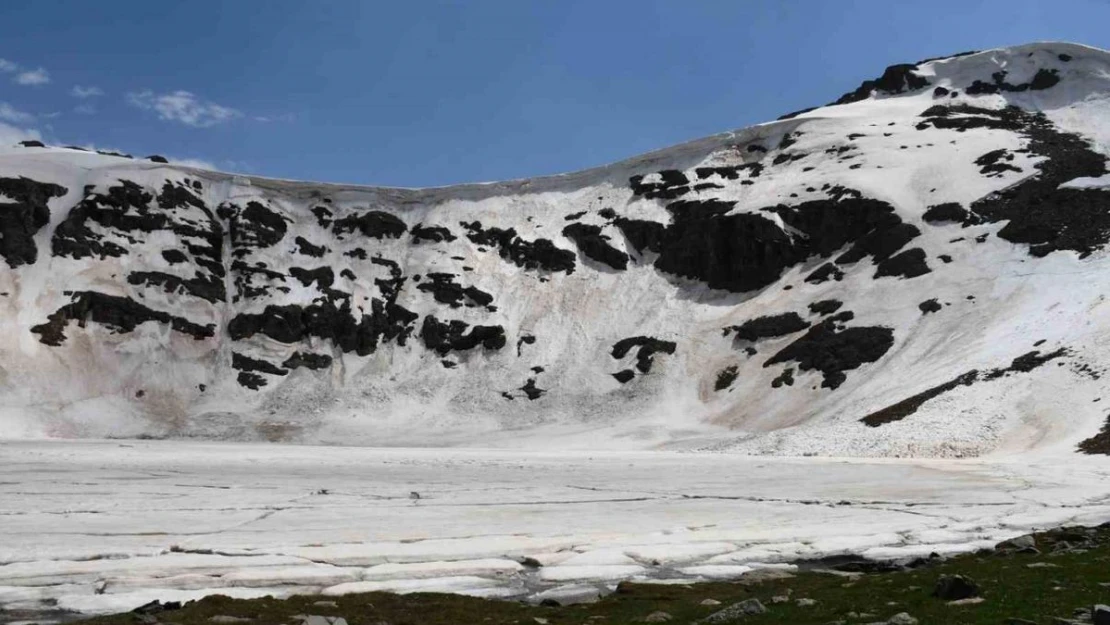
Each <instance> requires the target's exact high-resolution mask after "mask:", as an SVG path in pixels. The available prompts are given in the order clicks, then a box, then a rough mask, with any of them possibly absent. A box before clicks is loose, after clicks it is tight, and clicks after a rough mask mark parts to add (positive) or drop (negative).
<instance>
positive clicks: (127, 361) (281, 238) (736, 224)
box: [0, 43, 1110, 457]
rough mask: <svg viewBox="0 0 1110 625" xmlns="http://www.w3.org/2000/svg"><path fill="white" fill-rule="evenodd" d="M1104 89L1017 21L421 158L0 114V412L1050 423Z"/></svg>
mask: <svg viewBox="0 0 1110 625" xmlns="http://www.w3.org/2000/svg"><path fill="white" fill-rule="evenodd" d="M1108 98H1110V53H1108V52H1106V51H1103V50H1098V49H1094V48H1089V47H1084V46H1079V45H1074V44H1066V43H1038V44H1030V45H1024V46H1017V47H1012V48H1005V49H999V50H990V51H986V52H981V53H976V54H969V55H960V56H956V57H949V58H944V59H938V60H932V61H926V62H921V63H918V64H914V65H902V66H893V67H891V68H889V69H888V70H887V71H886V72H885V73H884V74H883V75H882V76H881V77H880V78H879V79H876V81H869V82H868V83H864V85H862V86H861V87H860V89H858V90H857V91H854V92H851V93H849V94H846V95H845V96H844V97H842V98H841V99H840V100H838V102H840V103H839V104H834V105H828V106H824V107H820V108H817V109H814V110H812V111H809V112H805V113H801V114H799V115H796V116H792V117H788V118H786V119H781V120H778V121H774V122H770V123H766V124H761V125H758V126H753V127H750V128H745V129H742V130H737V131H733V132H728V133H724V134H720V135H716V136H713V137H708V138H705V139H701V140H697V141H693V142H690V143H687V144H683V145H679V146H675V147H673V148H668V149H664V150H660V151H657V152H653V153H650V154H647V155H644V156H641V157H637V158H633V159H629V160H627V161H623V162H620V163H615V164H613V165H609V166H606V167H602V168H598V169H592V170H587V171H582V172H577V173H573V174H567V175H561V176H551V177H544V178H536V179H529V180H517V181H510V182H503V183H490V184H474V185H462V186H455V187H444V188H434V189H392V188H367V187H352V186H344V185H333V184H316V183H305V182H294V181H282V180H272V179H264V178H257V177H248V176H236V175H229V174H223V173H218V172H212V171H205V170H195V169H188V168H183V167H175V166H171V165H169V164H164V163H158V162H154V161H150V160H137V159H127V158H122V157H118V156H110V155H104V154H96V153H91V152H83V151H78V150H73V149H65V148H55V147H18V146H17V147H12V148H3V149H0V237H2V238H0V255H2V256H3V258H4V260H5V261H6V262H5V263H4V264H3V266H4V267H5V271H3V272H0V293H2V297H0V437H6V438H25V437H31V438H34V437H63V438H91V437H139V436H144V437H167V438H205V439H219V440H237V441H253V440H271V441H291V442H304V443H342V444H362V445H416V446H442V445H451V446H474V445H481V446H487V447H488V446H504V447H513V448H529V447H534V448H548V447H557V448H563V449H565V448H604V449H645V448H672V449H703V450H727V451H740V452H746V453H757V454H781V455H803V454H818V455H852V456H918V457H966V456H978V455H983V454H990V453H1000V454H1008V453H1014V452H1029V453H1044V454H1059V453H1065V454H1070V453H1072V452H1073V451H1074V450H1075V448H1076V445H1078V444H1080V443H1081V442H1082V441H1085V440H1090V439H1091V438H1092V437H1094V436H1095V435H1096V434H1097V433H1098V432H1099V430H1100V428H1102V427H1103V425H1104V424H1105V420H1106V415H1105V411H1104V410H1103V409H1102V404H1100V403H1098V400H1099V399H1100V398H1101V396H1102V394H1103V390H1104V386H1105V385H1104V383H1102V382H1101V372H1102V371H1103V370H1104V369H1105V367H1106V365H1107V363H1108V361H1110V357H1108V356H1106V354H1107V353H1110V351H1108V350H1107V349H1106V347H1107V342H1110V339H1108V338H1107V337H1108V336H1110V333H1108V332H1107V331H1106V330H1107V329H1108V326H1110V317H1108V315H1107V311H1108V310H1110V309H1108V304H1107V303H1106V301H1105V293H1106V292H1107V291H1108V289H1107V287H1108V286H1110V277H1108V276H1110V266H1108V265H1110V260H1108V258H1107V253H1106V251H1105V245H1106V242H1107V240H1108V239H1110V187H1108V186H1107V183H1106V180H1107V176H1108V171H1110V170H1108V168H1107V166H1106V157H1105V155H1106V154H1108V153H1110V100H1108ZM833 300H835V301H833ZM760 318H766V319H762V320H759V319H760ZM753 320H759V321H756V322H755V323H749V322H752V321H753ZM1015 359H1017V360H1015ZM921 393H926V394H925V395H921V396H918V395H919V394H921ZM915 396H916V397H915ZM907 400H908V401H907Z"/></svg>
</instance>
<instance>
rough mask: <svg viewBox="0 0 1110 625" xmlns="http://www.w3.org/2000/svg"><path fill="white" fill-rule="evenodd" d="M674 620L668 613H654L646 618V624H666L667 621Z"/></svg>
mask: <svg viewBox="0 0 1110 625" xmlns="http://www.w3.org/2000/svg"><path fill="white" fill-rule="evenodd" d="M672 620H674V617H673V616H671V615H670V614H667V613H666V612H662V611H660V612H652V613H651V614H648V615H647V616H645V617H644V622H645V623H666V622H667V621H672Z"/></svg>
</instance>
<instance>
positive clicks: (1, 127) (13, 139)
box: [0, 122, 42, 146]
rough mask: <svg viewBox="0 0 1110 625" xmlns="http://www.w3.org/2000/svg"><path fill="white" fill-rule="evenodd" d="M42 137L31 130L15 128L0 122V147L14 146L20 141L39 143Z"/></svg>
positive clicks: (37, 132)
mask: <svg viewBox="0 0 1110 625" xmlns="http://www.w3.org/2000/svg"><path fill="white" fill-rule="evenodd" d="M41 140H42V135H40V134H39V131H37V130H35V129H33V128H16V127H15V126H9V125H8V124H5V123H3V122H0V146H9V145H15V144H17V143H19V142H20V141H41Z"/></svg>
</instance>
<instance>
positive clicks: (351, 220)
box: [331, 211, 408, 240]
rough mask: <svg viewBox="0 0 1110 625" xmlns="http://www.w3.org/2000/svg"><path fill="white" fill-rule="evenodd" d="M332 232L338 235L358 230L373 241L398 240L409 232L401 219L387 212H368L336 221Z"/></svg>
mask: <svg viewBox="0 0 1110 625" xmlns="http://www.w3.org/2000/svg"><path fill="white" fill-rule="evenodd" d="M331 228H332V232H334V233H335V234H337V235H340V236H342V235H344V234H350V233H353V232H355V231H356V230H357V231H358V232H360V233H361V234H362V236H364V237H370V238H373V239H379V240H380V239H385V238H389V239H396V238H399V237H400V236H401V235H402V234H404V233H405V232H406V231H407V230H408V226H406V225H405V222H403V221H401V219H400V218H398V217H396V216H394V215H392V214H390V213H387V212H385V211H367V212H365V213H355V214H353V215H350V216H347V217H344V218H342V219H336V220H335V221H334V222H332V226H331Z"/></svg>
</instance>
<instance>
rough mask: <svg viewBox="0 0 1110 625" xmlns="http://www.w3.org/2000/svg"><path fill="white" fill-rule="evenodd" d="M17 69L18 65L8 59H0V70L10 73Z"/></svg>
mask: <svg viewBox="0 0 1110 625" xmlns="http://www.w3.org/2000/svg"><path fill="white" fill-rule="evenodd" d="M17 69H19V66H18V65H16V64H15V63H12V62H11V61H9V60H8V59H0V72H3V73H5V74H10V73H12V72H14V71H15V70H17Z"/></svg>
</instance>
